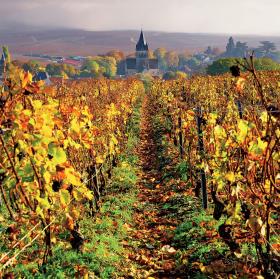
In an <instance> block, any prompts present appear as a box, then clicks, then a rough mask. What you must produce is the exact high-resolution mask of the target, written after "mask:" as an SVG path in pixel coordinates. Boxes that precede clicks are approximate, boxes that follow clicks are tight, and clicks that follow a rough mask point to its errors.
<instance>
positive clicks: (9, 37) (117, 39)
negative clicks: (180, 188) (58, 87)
mask: <svg viewBox="0 0 280 279" xmlns="http://www.w3.org/2000/svg"><path fill="white" fill-rule="evenodd" d="M145 35H146V38H147V41H148V43H149V45H150V48H151V49H155V48H157V47H165V48H167V49H168V50H176V51H179V52H183V51H184V50H186V49H188V50H190V51H192V52H195V51H197V50H201V49H205V48H206V47H207V46H209V45H210V46H215V47H219V48H221V49H225V46H226V43H227V40H228V38H229V36H230V35H229V34H224V35H223V34H195V33H168V32H158V31H146V32H145ZM138 36H139V30H123V31H86V30H77V29H56V30H46V29H42V30H35V29H29V28H22V29H17V28H12V29H2V30H1V29H0V45H8V46H9V47H10V51H11V52H12V53H14V54H17V55H22V54H30V53H40V54H42V53H46V54H50V55H64V56H66V55H84V56H88V55H96V54H103V53H106V52H107V51H109V50H112V49H120V50H122V51H124V52H125V53H131V52H133V51H134V48H135V42H136V40H137V39H138ZM234 39H235V40H240V41H242V42H248V45H249V46H251V47H256V46H258V45H259V41H262V40H270V41H272V42H274V43H275V44H276V46H277V48H278V49H280V37H265V36H250V35H248V36H244V35H242V36H241V35H236V36H234Z"/></svg>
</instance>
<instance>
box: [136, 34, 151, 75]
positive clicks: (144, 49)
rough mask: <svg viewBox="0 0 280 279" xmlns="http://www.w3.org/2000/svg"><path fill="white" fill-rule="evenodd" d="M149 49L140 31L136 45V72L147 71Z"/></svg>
mask: <svg viewBox="0 0 280 279" xmlns="http://www.w3.org/2000/svg"><path fill="white" fill-rule="evenodd" d="M148 51H149V47H148V44H147V42H146V39H145V36H144V33H143V31H142V30H141V33H140V37H139V40H138V43H137V44H136V69H137V71H138V72H143V71H144V70H149V55H148Z"/></svg>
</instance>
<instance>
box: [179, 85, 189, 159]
mask: <svg viewBox="0 0 280 279" xmlns="http://www.w3.org/2000/svg"><path fill="white" fill-rule="evenodd" d="M181 97H182V101H183V102H185V103H186V102H187V98H186V97H187V95H186V93H185V87H184V86H183V88H182V93H181ZM181 114H182V108H181V107H180V112H179V117H178V127H179V145H180V156H181V159H183V156H184V141H183V129H182V115H181Z"/></svg>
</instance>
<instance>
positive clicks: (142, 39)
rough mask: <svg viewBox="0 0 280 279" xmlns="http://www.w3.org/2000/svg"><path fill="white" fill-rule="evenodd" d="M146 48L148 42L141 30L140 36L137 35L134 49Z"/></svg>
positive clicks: (141, 49)
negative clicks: (137, 38)
mask: <svg viewBox="0 0 280 279" xmlns="http://www.w3.org/2000/svg"><path fill="white" fill-rule="evenodd" d="M148 49H149V48H148V44H147V42H146V39H145V36H144V33H143V31H142V30H141V33H140V37H139V40H138V43H137V45H136V51H147V50H148Z"/></svg>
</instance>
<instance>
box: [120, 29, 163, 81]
mask: <svg viewBox="0 0 280 279" xmlns="http://www.w3.org/2000/svg"><path fill="white" fill-rule="evenodd" d="M125 73H126V75H128V76H129V75H134V74H137V73H150V74H151V75H158V74H159V67H158V60H157V59H155V58H149V46H148V43H147V42H146V39H145V36H144V33H143V31H142V30H141V33H140V37H139V40H138V43H137V44H136V55H135V57H129V58H126V60H125Z"/></svg>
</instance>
